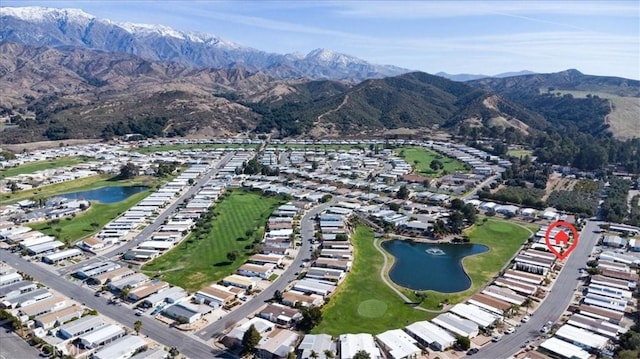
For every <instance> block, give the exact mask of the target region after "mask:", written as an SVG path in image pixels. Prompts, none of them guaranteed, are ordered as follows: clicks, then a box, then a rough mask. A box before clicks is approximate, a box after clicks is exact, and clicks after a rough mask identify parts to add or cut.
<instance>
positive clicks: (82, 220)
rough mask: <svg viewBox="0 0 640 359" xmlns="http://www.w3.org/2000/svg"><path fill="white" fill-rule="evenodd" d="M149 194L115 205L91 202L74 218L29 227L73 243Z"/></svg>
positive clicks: (96, 229)
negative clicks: (88, 206) (89, 205)
mask: <svg viewBox="0 0 640 359" xmlns="http://www.w3.org/2000/svg"><path fill="white" fill-rule="evenodd" d="M150 193H151V190H150V189H149V190H146V191H142V192H139V193H136V194H134V195H132V196H130V197H128V198H127V199H125V200H124V201H120V202H116V203H109V204H105V203H98V202H92V203H91V208H89V209H88V210H87V211H86V212H84V213H82V214H78V215H77V216H75V217H67V218H66V219H60V220H59V221H56V222H51V221H49V222H43V223H37V224H32V225H29V226H30V227H31V228H33V229H35V230H38V231H41V232H42V233H45V234H49V235H52V236H56V237H57V238H59V239H60V240H62V241H63V242H68V243H75V242H77V241H79V240H80V239H82V238H84V237H87V236H90V235H93V234H95V233H97V232H98V231H100V229H101V228H102V227H104V225H105V224H107V223H108V222H109V221H111V220H112V219H114V218H116V217H117V216H118V215H119V214H121V213H123V212H125V211H126V210H127V209H129V208H131V207H133V206H134V205H135V204H136V203H138V202H140V201H141V200H142V199H143V198H145V197H146V196H148V195H149V194H150ZM92 224H93V225H92Z"/></svg>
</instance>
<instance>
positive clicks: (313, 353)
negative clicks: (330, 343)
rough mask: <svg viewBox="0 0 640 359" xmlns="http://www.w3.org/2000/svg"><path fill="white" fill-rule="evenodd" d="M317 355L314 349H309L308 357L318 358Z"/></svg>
mask: <svg viewBox="0 0 640 359" xmlns="http://www.w3.org/2000/svg"><path fill="white" fill-rule="evenodd" d="M318 357H319V355H318V353H316V351H315V350H312V351H311V354H309V358H313V359H318Z"/></svg>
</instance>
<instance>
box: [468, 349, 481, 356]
mask: <svg viewBox="0 0 640 359" xmlns="http://www.w3.org/2000/svg"><path fill="white" fill-rule="evenodd" d="M479 351H480V349H478V348H471V349H469V350H468V351H467V355H473V354H476V353H478V352H479Z"/></svg>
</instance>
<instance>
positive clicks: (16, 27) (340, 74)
mask: <svg viewBox="0 0 640 359" xmlns="http://www.w3.org/2000/svg"><path fill="white" fill-rule="evenodd" d="M0 23H2V26H1V27H0V41H3V40H4V41H12V42H17V43H21V44H25V45H31V46H49V47H56V48H58V47H63V46H73V47H79V48H85V49H92V50H100V51H107V52H112V53H126V54H132V55H136V56H139V57H141V58H143V59H146V60H150V61H161V62H176V63H181V64H183V65H186V66H190V67H213V68H235V67H238V66H240V67H243V68H245V69H247V70H249V71H253V72H255V71H262V72H264V73H267V74H269V76H271V77H274V78H279V79H297V78H300V77H306V78H310V79H333V80H347V81H351V82H359V81H362V80H364V79H368V78H376V77H384V76H393V75H398V74H402V73H405V72H407V71H409V70H407V69H402V68H399V67H396V66H389V65H376V64H371V63H368V62H366V61H364V60H362V59H358V58H356V57H353V56H349V55H346V54H341V53H337V52H333V51H330V50H327V49H316V50H313V51H311V52H309V53H308V54H306V55H299V54H277V53H270V52H266V51H261V50H258V49H254V48H251V47H247V46H242V45H240V44H237V43H233V42H230V41H227V40H224V39H222V38H220V37H219V36H216V35H213V34H206V33H200V32H188V31H180V30H177V29H172V28H170V27H167V26H163V25H151V24H132V23H118V22H114V21H111V20H109V19H102V18H98V17H96V16H94V15H91V14H88V13H86V12H84V11H82V10H80V9H57V8H45V7H28V6H26V7H0Z"/></svg>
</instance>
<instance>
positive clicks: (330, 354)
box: [324, 349, 336, 359]
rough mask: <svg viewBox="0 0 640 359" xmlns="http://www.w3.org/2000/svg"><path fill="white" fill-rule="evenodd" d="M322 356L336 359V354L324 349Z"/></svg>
mask: <svg viewBox="0 0 640 359" xmlns="http://www.w3.org/2000/svg"><path fill="white" fill-rule="evenodd" d="M324 356H325V358H327V359H333V358H335V357H336V353H334V352H333V351H331V350H329V349H325V350H324Z"/></svg>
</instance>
